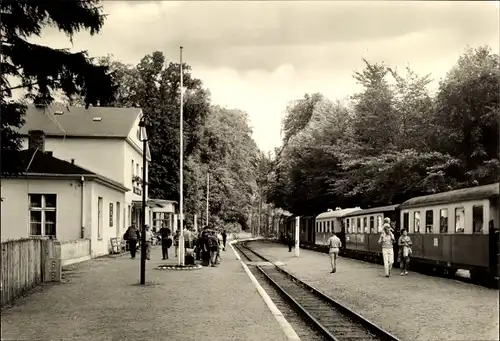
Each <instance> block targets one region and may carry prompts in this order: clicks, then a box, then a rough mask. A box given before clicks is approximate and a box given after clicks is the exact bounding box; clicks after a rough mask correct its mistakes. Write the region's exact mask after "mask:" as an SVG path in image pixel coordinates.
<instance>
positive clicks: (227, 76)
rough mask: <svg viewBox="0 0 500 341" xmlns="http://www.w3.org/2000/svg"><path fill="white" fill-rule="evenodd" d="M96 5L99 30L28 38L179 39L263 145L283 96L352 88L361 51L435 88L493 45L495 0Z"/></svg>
mask: <svg viewBox="0 0 500 341" xmlns="http://www.w3.org/2000/svg"><path fill="white" fill-rule="evenodd" d="M103 8H104V12H105V13H106V14H108V17H107V19H106V21H105V24H104V28H103V30H102V31H101V33H100V34H99V35H95V36H90V34H88V33H87V32H82V33H79V34H78V35H76V36H75V37H74V39H73V44H71V42H70V41H69V39H68V38H67V37H66V36H65V35H64V34H62V33H60V32H58V31H57V30H55V29H53V28H48V29H45V30H44V31H43V34H42V36H41V37H40V38H36V39H32V40H31V41H33V42H36V43H43V44H44V45H49V46H51V47H56V48H71V49H72V50H74V51H79V50H87V51H88V52H89V54H90V55H91V56H104V55H107V54H113V55H114V56H115V57H116V58H117V59H119V60H121V61H122V62H125V63H130V64H136V63H138V62H139V60H140V59H141V58H142V57H143V56H144V55H146V54H149V53H152V52H154V51H162V52H163V53H164V54H165V56H166V58H167V60H171V61H175V62H177V61H178V60H179V46H183V47H184V48H183V60H184V62H185V63H187V64H189V65H191V66H192V69H193V75H194V76H195V77H196V78H199V79H201V80H202V81H203V83H204V86H205V87H207V88H208V89H209V90H210V92H211V94H212V103H214V104H219V105H222V106H227V107H228V108H238V109H241V110H244V111H246V112H247V113H248V114H249V117H250V120H251V126H252V128H253V138H254V139H255V141H256V142H257V145H258V146H259V147H260V149H261V150H263V151H265V152H267V151H270V150H273V148H274V147H277V146H279V145H280V144H281V137H280V124H281V120H282V117H283V114H284V111H285V108H286V106H287V104H288V102H289V101H291V100H295V99H299V98H301V97H303V95H304V94H305V93H313V92H320V93H322V94H323V95H325V96H326V97H328V98H330V99H332V100H334V99H337V98H344V97H345V96H348V95H351V94H353V93H355V92H356V91H359V86H358V85H357V84H356V82H355V80H354V79H353V78H352V74H353V71H354V70H361V69H362V68H363V61H362V58H365V59H367V60H369V61H371V62H382V61H383V62H385V63H386V64H387V65H389V66H391V67H392V68H397V69H401V68H405V67H406V66H410V67H412V68H413V69H414V70H415V71H417V72H418V73H419V74H421V75H425V74H428V73H431V74H432V78H433V79H434V80H435V83H433V86H434V87H435V86H436V85H437V82H438V80H439V79H440V78H441V77H443V76H444V75H445V74H446V72H447V71H448V70H449V69H450V68H451V67H452V66H453V65H454V63H455V62H456V60H457V58H458V57H459V56H460V55H461V54H462V53H463V52H464V49H465V47H466V46H467V45H470V46H471V47H477V46H480V45H485V44H487V45H489V46H491V48H492V49H493V51H494V52H496V53H498V51H499V39H500V33H499V31H500V27H499V22H500V17H499V6H498V3H497V2H495V1H492V2H480V1H471V2H467V1H455V2H445V1H415V2H410V1H405V2H398V1H384V2H383V1H366V2H363V1H347V2H342V1H276V2H274V1H251V2H250V1H249V2H246V1H225V2H222V1H221V2H217V1H203V2H202V1H200V2H195V1H189V2H188V1H185V2H173V1H106V2H104V3H103Z"/></svg>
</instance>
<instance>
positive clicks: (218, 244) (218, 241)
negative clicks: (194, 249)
mask: <svg viewBox="0 0 500 341" xmlns="http://www.w3.org/2000/svg"><path fill="white" fill-rule="evenodd" d="M216 236H217V259H216V263H217V264H220V252H221V249H222V243H223V239H222V233H220V230H218V231H217V234H216Z"/></svg>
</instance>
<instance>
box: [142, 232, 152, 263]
mask: <svg viewBox="0 0 500 341" xmlns="http://www.w3.org/2000/svg"><path fill="white" fill-rule="evenodd" d="M144 228H145V229H146V232H145V235H146V259H147V260H150V259H151V244H153V232H151V229H150V228H149V225H144Z"/></svg>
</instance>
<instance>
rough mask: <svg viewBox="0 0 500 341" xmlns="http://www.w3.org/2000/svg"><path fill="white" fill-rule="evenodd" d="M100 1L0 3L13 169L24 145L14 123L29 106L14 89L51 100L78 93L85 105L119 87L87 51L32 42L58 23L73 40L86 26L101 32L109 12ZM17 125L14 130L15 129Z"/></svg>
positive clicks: (2, 85) (0, 83) (2, 101)
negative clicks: (18, 98) (19, 100)
mask: <svg viewBox="0 0 500 341" xmlns="http://www.w3.org/2000/svg"><path fill="white" fill-rule="evenodd" d="M98 4H99V1H96V0H88V1H83V0H75V1H4V2H2V4H1V5H0V10H1V14H0V16H1V18H2V20H1V21H0V31H1V39H0V44H1V46H0V47H1V48H0V54H1V70H2V74H1V77H0V96H1V97H0V110H1V112H2V120H1V128H2V130H1V131H2V133H1V140H2V168H3V171H8V172H9V171H13V172H14V171H18V170H19V169H17V168H15V164H16V163H15V162H14V159H13V158H14V157H15V152H16V151H17V149H18V148H19V147H20V144H19V140H18V139H19V136H18V135H17V134H16V133H15V128H18V127H20V126H21V125H22V124H23V120H22V116H23V114H24V113H25V110H26V107H25V106H24V105H23V104H22V103H16V102H15V101H13V100H12V99H11V98H12V91H14V90H21V89H23V90H26V91H27V95H26V97H27V98H28V99H30V100H33V101H34V102H35V103H36V104H40V105H47V104H49V103H50V102H52V101H53V100H54V97H53V94H54V92H55V91H62V92H63V93H64V94H65V95H66V96H68V97H70V96H72V95H74V94H79V95H81V96H82V97H83V98H84V102H85V104H86V105H91V104H92V105H96V104H98V103H100V104H104V103H107V102H109V101H110V100H111V99H112V98H113V93H114V90H115V86H114V84H113V82H112V78H111V77H110V75H109V72H108V69H107V68H106V67H103V66H98V65H96V64H94V61H93V59H91V58H89V57H88V55H87V53H86V52H85V51H83V52H77V53H71V52H69V51H68V50H66V49H53V48H50V47H47V46H42V45H38V44H33V43H29V42H28V41H27V39H28V38H29V37H31V36H33V35H36V36H40V34H41V32H42V29H43V28H44V27H46V26H55V27H57V28H58V29H59V30H60V31H63V32H64V33H66V34H67V35H68V37H69V38H70V39H71V38H72V36H73V35H74V34H75V33H76V32H78V31H80V30H82V29H85V30H89V31H90V34H91V35H93V34H96V33H98V32H99V31H100V30H101V28H102V26H103V24H104V19H105V15H104V14H103V13H102V8H101V7H100V6H98ZM13 128H14V129H13Z"/></svg>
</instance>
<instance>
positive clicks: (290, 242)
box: [286, 233, 295, 252]
mask: <svg viewBox="0 0 500 341" xmlns="http://www.w3.org/2000/svg"><path fill="white" fill-rule="evenodd" d="M286 241H287V243H288V252H292V247H293V245H294V244H295V242H294V240H293V238H292V234H291V233H288V234H287V238H286Z"/></svg>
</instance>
